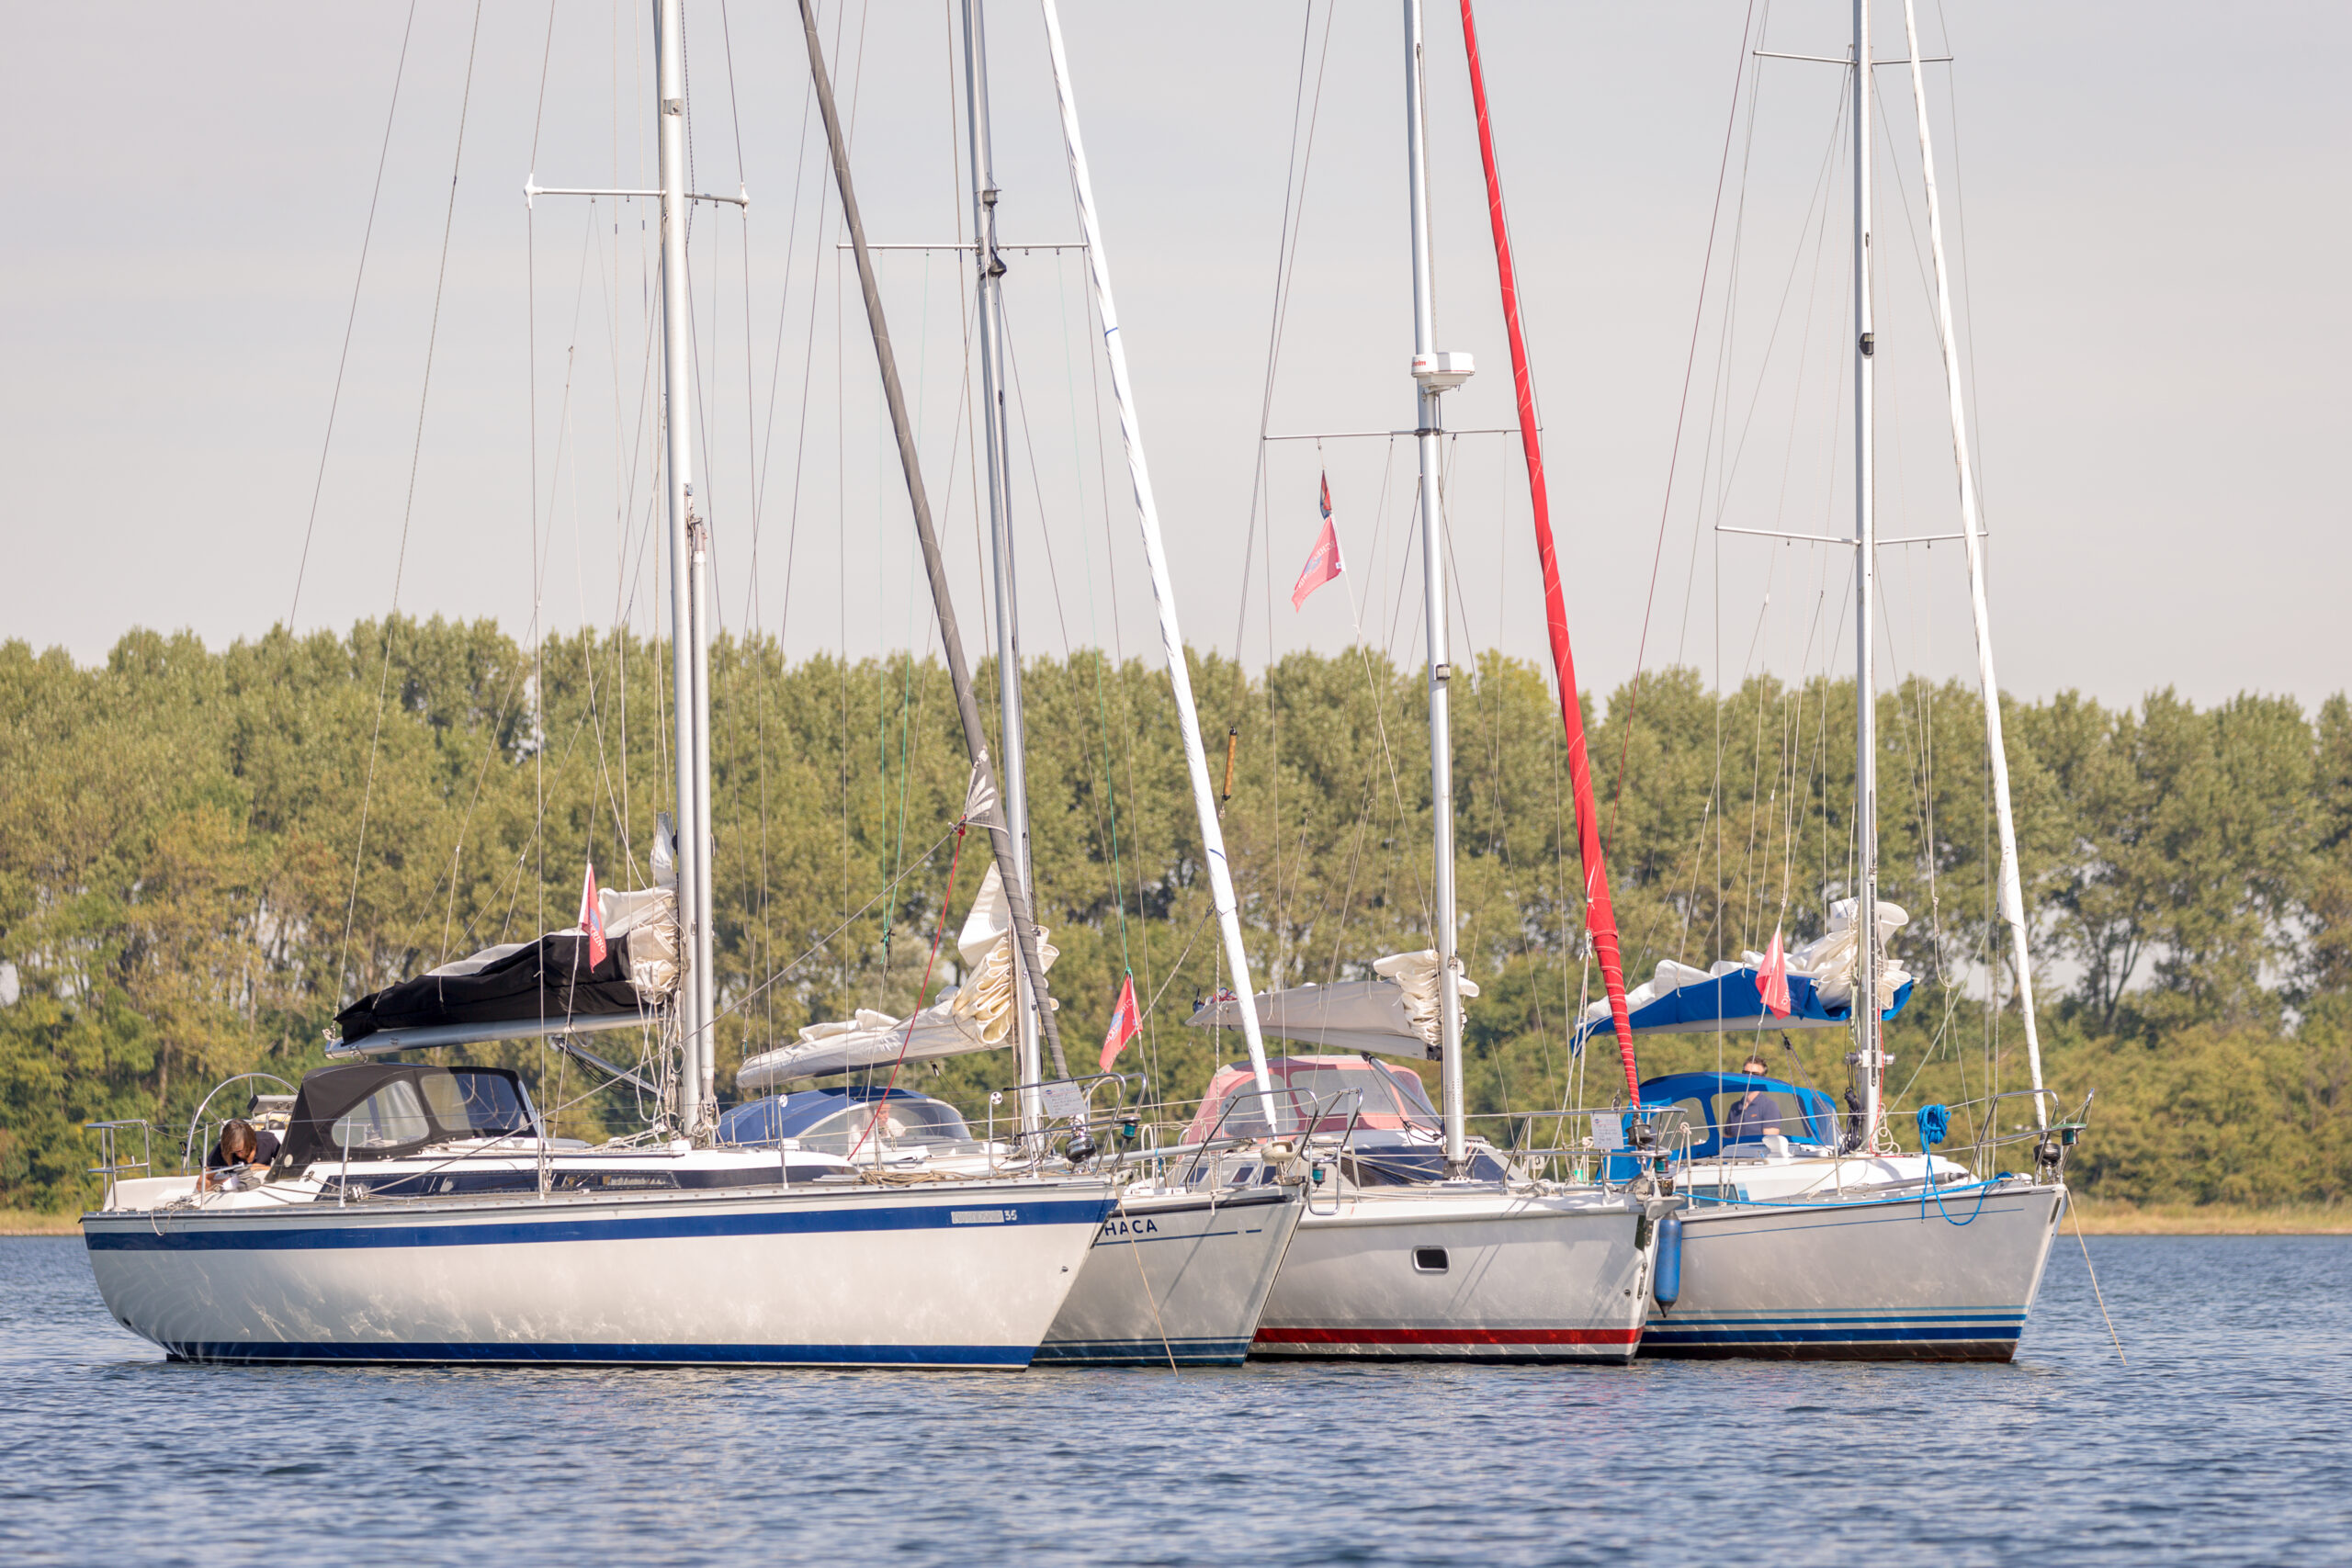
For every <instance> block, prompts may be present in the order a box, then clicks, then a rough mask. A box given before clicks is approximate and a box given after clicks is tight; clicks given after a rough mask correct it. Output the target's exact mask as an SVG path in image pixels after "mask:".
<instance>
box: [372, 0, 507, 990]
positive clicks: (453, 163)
mask: <svg viewBox="0 0 2352 1568" xmlns="http://www.w3.org/2000/svg"><path fill="white" fill-rule="evenodd" d="M480 44H481V0H474V18H473V26H472V28H471V30H470V32H469V35H468V39H467V43H466V78H465V86H464V88H463V90H462V91H461V92H460V94H459V96H458V138H457V147H456V149H455V150H454V151H453V152H451V153H450V158H449V201H448V205H447V208H446V209H444V211H443V213H442V218H441V261H440V265H439V266H438V268H437V269H436V271H435V276H434V283H433V324H432V326H431V328H430V329H429V330H428V331H427V333H426V334H425V339H424V376H423V378H422V381H421V384H420V385H419V387H418V389H417V398H416V436H415V440H414V442H413V445H412V446H411V447H410V449H409V463H408V497H407V500H406V501H405V502H403V503H402V505H401V536H400V548H399V550H398V552H397V553H396V554H395V556H394V557H393V561H392V603H391V608H390V610H388V611H387V612H386V613H385V615H384V649H383V656H382V659H381V661H380V663H379V668H378V671H377V677H376V721H375V726H374V728H373V729H372V731H371V732H370V733H369V735H368V776H367V783H366V784H364V785H363V786H362V788H361V791H360V796H359V830H358V832H357V834H356V835H355V839H354V842H353V846H352V852H351V896H350V897H349V898H348V899H347V900H346V901H345V906H344V913H343V940H342V942H341V943H340V944H339V946H338V950H337V953H336V955H335V994H336V999H337V1000H338V1001H340V1000H341V999H342V995H343V987H344V982H345V978H346V976H347V975H348V972H349V965H350V957H351V930H352V925H353V922H354V921H355V920H356V919H357V916H358V912H359V873H360V867H361V866H362V865H363V864H364V863H365V858H366V855H367V852H368V809H369V807H371V806H373V805H374V803H375V798H376V757H377V752H378V750H379V748H380V746H381V744H382V742H383V738H384V698H385V696H386V694H388V693H389V692H390V684H391V673H392V637H393V635H394V633H395V632H396V631H397V629H398V627H399V624H400V604H401V575H402V573H403V572H404V571H405V570H407V567H408V534H409V524H410V522H411V521H412V520H413V518H414V516H415V514H416V475H417V469H418V467H419V466H420V464H421V463H422V462H423V459H424V412H425V409H426V407H427V405H428V402H429V400H430V399H431V396H432V391H433V351H434V348H435V345H436V344H438V343H439V342H440V337H441V299H442V293H443V290H444V288H446V286H447V282H448V276H449V233H450V231H451V229H452V228H453V227H455V225H456V223H457V218H458V170H459V169H460V168H461V167H463V165H464V163H465V153H466V116H467V113H468V111H469V109H470V108H471V107H472V106H473V89H474V59H475V54H476V51H477V49H478V48H479V46H480ZM536 504H537V503H536V502H534V507H535V508H536Z"/></svg>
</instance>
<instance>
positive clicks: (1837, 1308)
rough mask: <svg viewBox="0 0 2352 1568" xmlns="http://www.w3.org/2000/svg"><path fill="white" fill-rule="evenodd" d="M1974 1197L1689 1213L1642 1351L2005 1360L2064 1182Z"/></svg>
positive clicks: (2061, 1206)
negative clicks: (1669, 1299) (1666, 1297)
mask: <svg viewBox="0 0 2352 1568" xmlns="http://www.w3.org/2000/svg"><path fill="white" fill-rule="evenodd" d="M1976 1197H1977V1193H1976V1191H1975V1190H1967V1191H1963V1192H1959V1193H1954V1194H1950V1195H1947V1196H1946V1197H1945V1198H1944V1201H1943V1205H1942V1207H1941V1209H1940V1210H1939V1207H1938V1205H1937V1203H1936V1201H1934V1200H1933V1199H1923V1198H1922V1197H1921V1196H1919V1195H1918V1194H1917V1192H1916V1191H1915V1192H1914V1193H1913V1194H1912V1195H1911V1196H1909V1197H1904V1198H1894V1197H1889V1198H1848V1199H1842V1200H1831V1201H1824V1202H1819V1203H1806V1202H1803V1201H1796V1202H1788V1203H1776V1204H1769V1205H1765V1204H1740V1203H1729V1204H1721V1205H1717V1204H1713V1203H1702V1204H1700V1205H1699V1206H1697V1207H1695V1208H1691V1209H1686V1210H1684V1211H1683V1213H1682V1242H1681V1290H1680V1292H1679V1294H1678V1295H1677V1296H1676V1299H1675V1303H1674V1304H1673V1305H1672V1306H1670V1307H1668V1306H1658V1305H1656V1304H1653V1306H1652V1309H1651V1313H1650V1320H1649V1325H1648V1327H1647V1329H1646V1330H1645V1332H1644V1334H1643V1337H1642V1354H1643V1355H1645V1356H1669V1357H1700V1356H1704V1357H1726V1356H1754V1357H1771V1358H1779V1359H1829V1360H1961V1361H2006V1360H2008V1359H2010V1358H2011V1357H2013V1356H2015V1355H2016V1354H2017V1347H2018V1337H2019V1336H2020V1335H2021V1334H2023V1333H2024V1331H2025V1324H2026V1316H2027V1314H2029V1313H2030V1312H2031V1310H2032V1308H2033V1301H2034V1296H2035V1294H2036V1293H2037V1292H2039V1291H2040V1289H2041V1273H2042V1268H2043V1265H2044V1264H2045V1263H2046V1262H2047V1261H2048V1259H2049V1257H2050V1244H2051V1240H2052V1237H2053V1236H2054V1235H2056V1232H2057V1226H2058V1220H2059V1216H2060V1215H2062V1214H2063V1213H2064V1212H2065V1204H2066V1190H2065V1189H2064V1187H2061V1186H2035V1185H2033V1184H2032V1183H2030V1182H2027V1181H2021V1180H2020V1181H2010V1182H2004V1183H2000V1184H1998V1185H1996V1186H1994V1187H1991V1188H1988V1189H1985V1190H1984V1204H1983V1206H1982V1208H1979V1207H1978V1206H1977V1202H1976ZM1947 1214H1948V1215H1949V1216H1950V1217H1949V1218H1947V1217H1946V1215H1947ZM1972 1214H1973V1218H1971V1215H1972ZM1955 1221H1965V1222H1966V1223H1965V1224H1955V1223H1953V1222H1955Z"/></svg>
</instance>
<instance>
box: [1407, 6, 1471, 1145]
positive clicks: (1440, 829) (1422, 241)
mask: <svg viewBox="0 0 2352 1568" xmlns="http://www.w3.org/2000/svg"><path fill="white" fill-rule="evenodd" d="M1421 87H1422V82H1421V0H1405V141H1406V152H1407V164H1408V176H1407V185H1408V188H1409V191H1410V193H1411V209H1412V230H1413V235H1412V239H1413V384H1414V400H1415V401H1414V406H1415V410H1416V412H1417V418H1416V419H1415V421H1414V432H1413V434H1414V445H1415V446H1416V447H1417V448H1418V449H1419V454H1420V526H1421V583H1422V589H1423V592H1424V593H1425V594H1426V596H1427V597H1426V603H1425V604H1424V606H1423V610H1422V614H1423V615H1425V616H1426V617H1427V618H1428V621H1429V664H1430V817H1431V819H1432V827H1433V829H1434V834H1433V837H1434V839H1435V845H1434V849H1435V854H1436V876H1435V878H1434V882H1435V894H1436V897H1435V911H1434V914H1433V916H1432V919H1431V920H1430V927H1431V929H1430V938H1431V941H1432V945H1434V946H1435V947H1436V949H1437V957H1438V1018H1439V1036H1438V1045H1439V1051H1440V1056H1439V1074H1440V1077H1441V1078H1442V1084H1443V1098H1444V1110H1445V1161H1446V1168H1447V1169H1448V1170H1449V1171H1453V1172H1458V1171H1460V1170H1461V1169H1462V1168H1464V1165H1466V1163H1467V1162H1468V1159H1469V1148H1468V1142H1469V1140H1468V1134H1467V1132H1466V1129H1465V1128H1464V1122H1463V1103H1462V956H1461V954H1460V953H1457V952H1456V951H1455V946H1454V943H1455V926H1456V921H1455V919H1454V911H1453V728H1452V725H1451V722H1450V718H1449V715H1448V713H1447V708H1446V693H1447V688H1448V686H1449V685H1450V684H1451V683H1452V682H1453V655H1452V653H1451V651H1450V650H1449V647H1448V640H1447V636H1446V621H1445V517H1444V508H1443V505H1442V502H1441V501H1440V499H1439V496H1438V473H1439V467H1440V463H1441V457H1440V454H1439V451H1438V434H1439V432H1440V430H1441V429H1442V423H1443V422H1442V418H1441V415H1440V411H1439V400H1440V399H1441V398H1442V396H1443V395H1444V393H1445V392H1446V391H1447V390H1448V389H1452V388H1454V387H1458V386H1460V385H1461V384H1462V383H1463V382H1464V381H1465V380H1468V379H1469V378H1470V369H1471V366H1470V356H1469V355H1466V354H1441V353H1439V352H1438V350H1437V319H1436V318H1437V304H1436V292H1435V286H1434V283H1433V280H1432V279H1431V277H1430V210H1429V144H1428V137H1427V132H1426V128H1425V126H1424V124H1423V118H1422V110H1421Z"/></svg>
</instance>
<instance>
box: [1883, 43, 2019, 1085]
mask: <svg viewBox="0 0 2352 1568" xmlns="http://www.w3.org/2000/svg"><path fill="white" fill-rule="evenodd" d="M1903 38H1904V42H1905V44H1906V45H1907V46H1908V47H1909V49H1910V51H1911V106H1912V111H1913V113H1914V114H1915V116H1916V117H1917V119H1918V122H1919V172H1920V174H1921V175H1923V176H1924V177H1925V182H1926V185H1927V187H1928V248H1929V249H1930V250H1931V251H1932V252H1934V254H1935V262H1936V333H1937V337H1938V340H1939V343H1940V344H1941V345H1942V348H1943V357H1944V386H1945V390H1946V391H1947V392H1948V393H1950V395H1951V450H1952V457H1953V460H1954V461H1955V462H1957V463H1958V464H1959V467H1960V526H1961V537H1962V539H1963V540H1965V541H1966V543H1967V547H1968V604H1969V609H1970V612H1971V613H1972V614H1973V615H1974V617H1975V623H1976V679H1977V685H1978V688H1979V689H1980V690H1981V691H1982V692H1983V693H1984V694H1985V747H1986V749H1987V750H1989V751H1990V752H1991V753H1992V767H1993V818H1994V821H1995V822H1996V824H1997V825H1998V827H1999V829H2000V839H2001V918H2002V919H2005V920H2007V921H2008V923H2009V944H2010V956H2011V959H2012V960H2013V962H2015V964H2017V971H2018V1011H2019V1013H2020V1015H2021V1016H2022V1018H2023V1020H2024V1022H2025V1059H2026V1066H2027V1068H2028V1070H2029V1071H2030V1074H2031V1076H2032V1082H2033V1090H2034V1093H2033V1124H2034V1126H2035V1127H2036V1128H2041V1127H2046V1126H2048V1125H2049V1124H2050V1123H2049V1111H2048V1108H2047V1107H2045V1106H2044V1105H2043V1103H2042V1098H2041V1028H2040V1025H2039V1024H2038V1023H2037V1022H2036V1021H2035V1019H2034V1016H2033V959H2032V955H2031V954H2030V953H2028V952H2027V949H2026V930H2025V893H2024V889H2023V888H2022V887H2021V886H2019V884H2018V825H2017V818H2016V816H2015V815H2014V814H2013V813H2012V812H2011V810H2010V808H2009V754H2008V750H2007V747H2006V746H2005V745H2004V744H2003V743H2002V739H2001V682H2000V677H1999V676H1998V675H1997V674H1996V673H1995V672H1994V669H1993V626H1992V619H1991V615H1990V614H1989V612H1988V611H1987V610H1986V608H1985V541H1984V528H1983V525H1982V524H1981V523H1980V522H1979V520H1978V517H1977V511H1976V475H1975V472H1974V470H1973V468H1972V466H1971V465H1970V463H1969V458H1968V411H1967V405H1966V402H1965V400H1963V399H1962V396H1961V380H1960V342H1959V339H1958V338H1957V337H1955V336H1954V335H1953V333H1952V326H1951V275H1950V273H1949V271H1948V270H1947V269H1946V267H1945V265H1944V219H1943V204H1942V202H1941V201H1940V200H1939V198H1938V196H1937V192H1936V151H1935V145H1934V143H1933V141H1931V140H1930V139H1929V137H1928V88H1927V84H1926V82H1925V81H1923V80H1922V79H1921V77H1920V73H1919V18H1918V12H1917V6H1915V5H1914V4H1913V3H1912V0H1903Z"/></svg>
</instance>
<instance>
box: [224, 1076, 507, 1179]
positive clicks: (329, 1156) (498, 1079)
mask: <svg viewBox="0 0 2352 1568" xmlns="http://www.w3.org/2000/svg"><path fill="white" fill-rule="evenodd" d="M537 1125H538V1115H537V1112H536V1111H533V1110H532V1108H531V1097H530V1095H529V1094H528V1093H527V1092H526V1090H525V1089H524V1088H523V1080H522V1079H521V1078H520V1077H516V1076H515V1074H514V1073H513V1072H511V1071H509V1070H508V1069H506V1068H504V1067H435V1066H425V1065H424V1064H423V1063H420V1062H354V1063H351V1064H349V1065H348V1066H334V1067H321V1068H319V1069H318V1070H317V1071H315V1072H311V1073H306V1074H304V1075H303V1077H302V1088H301V1090H300V1093H298V1094H297V1095H295V1097H294V1111H293V1114H292V1115H291V1116H290V1117H288V1120H287V1125H286V1141H285V1145H284V1146H283V1147H281V1148H280V1149H279V1150H278V1153H277V1161H276V1162H275V1163H274V1164H273V1165H272V1167H271V1168H270V1174H271V1175H272V1176H286V1175H290V1174H293V1173H296V1172H299V1171H300V1170H302V1169H303V1168H306V1167H308V1166H311V1165H313V1164H316V1163H317V1162H319V1161H321V1160H339V1159H342V1158H344V1157H345V1156H346V1154H347V1155H348V1156H349V1157H350V1158H353V1159H367V1160H379V1159H397V1158H399V1157H400V1156H402V1155H410V1154H414V1153H415V1152H416V1151H417V1150H419V1149H422V1148H428V1147H430V1146H431V1145H435V1144H446V1143H450V1142H452V1141H454V1140H456V1139H459V1138H495V1137H503V1136H513V1135H518V1134H519V1135H522V1136H526V1137H527V1136H530V1135H532V1134H534V1133H535V1132H536V1130H537Z"/></svg>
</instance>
